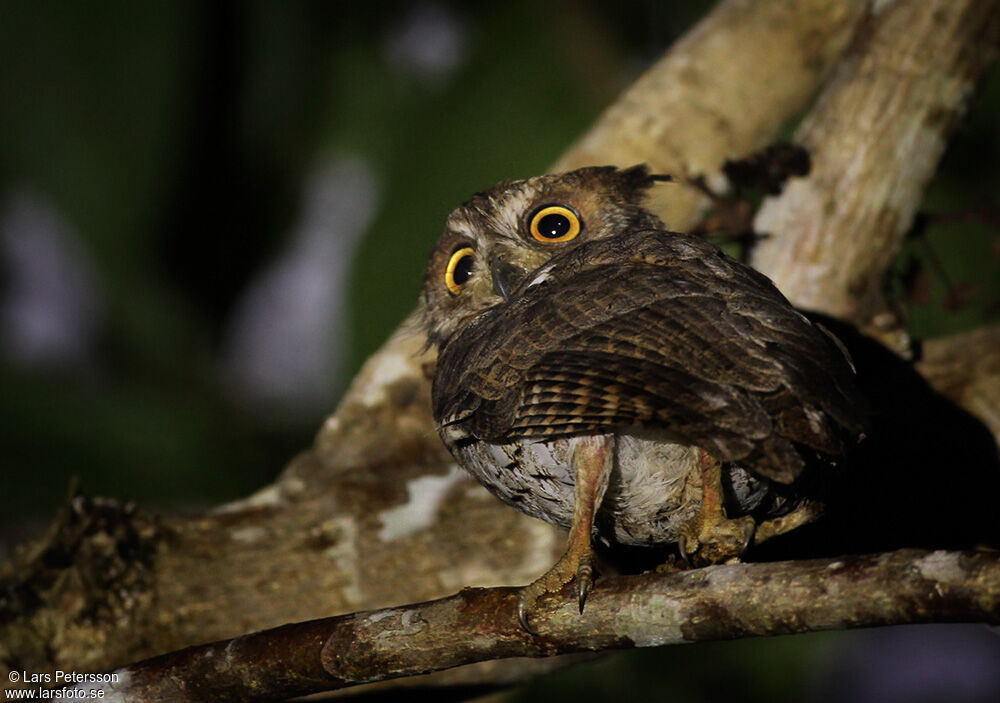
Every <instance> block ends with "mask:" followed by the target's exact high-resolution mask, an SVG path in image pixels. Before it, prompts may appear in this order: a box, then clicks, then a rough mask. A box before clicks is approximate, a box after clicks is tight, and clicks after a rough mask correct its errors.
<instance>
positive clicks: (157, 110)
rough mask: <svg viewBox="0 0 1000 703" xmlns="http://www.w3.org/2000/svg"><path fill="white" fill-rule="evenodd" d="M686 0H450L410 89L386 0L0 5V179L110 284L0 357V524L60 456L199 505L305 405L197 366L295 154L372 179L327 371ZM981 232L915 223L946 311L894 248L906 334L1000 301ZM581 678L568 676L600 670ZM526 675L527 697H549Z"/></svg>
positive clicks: (275, 232)
mask: <svg viewBox="0 0 1000 703" xmlns="http://www.w3.org/2000/svg"><path fill="white" fill-rule="evenodd" d="M709 5H710V3H704V2H697V1H695V0H688V1H686V2H673V3H662V4H655V3H649V2H644V1H642V0H622V1H621V2H618V3H615V4H614V5H613V6H611V5H610V4H606V3H598V2H596V0H564V1H562V2H556V3H535V2H530V1H529V0H509V1H508V2H505V3H484V2H475V3H461V4H460V3H454V4H453V5H452V6H451V7H452V10H453V12H454V13H455V14H456V15H457V16H458V17H459V18H460V20H461V22H462V25H463V27H464V28H465V31H466V41H467V45H466V54H465V60H464V61H463V62H462V64H461V65H460V66H459V68H458V69H457V71H456V72H455V73H454V74H453V75H451V76H450V77H449V78H448V79H447V80H443V81H440V82H437V83H435V82H433V81H432V82H421V81H419V80H415V79H413V78H408V77H407V76H406V75H403V74H401V73H400V72H399V71H395V70H393V68H392V67H391V65H390V63H389V62H388V61H387V60H386V58H385V51H384V47H385V42H386V40H387V39H386V38H387V36H390V31H391V29H392V27H393V26H395V24H396V23H397V22H399V21H400V19H401V18H403V17H404V16H405V15H406V13H408V12H409V11H410V10H411V9H412V6H411V5H410V4H407V3H401V2H395V3H370V4H363V3H350V4H349V3H342V2H336V3H320V2H282V3H269V2H264V1H263V0H256V1H248V2H243V3H224V2H219V1H210V2H196V1H195V0H186V1H178V2H145V3H128V2H87V3H68V2H49V1H47V0H44V1H43V0H36V1H34V2H20V3H18V2H4V3H2V4H0V195H2V194H3V192H4V191H5V190H6V189H8V188H11V187H14V186H18V185H21V184H25V183H26V184H29V185H31V186H32V187H34V188H36V189H37V190H38V191H40V192H43V193H45V194H46V195H47V196H49V197H51V198H52V200H53V201H54V202H55V203H56V204H57V205H58V207H59V208H60V209H61V211H62V213H63V214H64V215H65V216H66V217H67V218H68V220H69V221H70V222H71V223H72V225H73V227H74V228H75V229H76V230H77V232H78V234H79V236H80V237H81V239H82V240H83V242H84V244H85V246H86V248H87V249H88V250H89V253H90V255H91V256H92V257H93V259H94V261H95V262H96V265H97V268H98V274H99V278H100V285H101V291H102V294H103V295H104V296H105V299H106V302H107V304H108V310H107V317H106V320H105V321H104V326H103V328H102V334H101V339H100V345H99V358H98V363H97V367H96V369H90V370H88V371H87V372H85V373H81V372H79V370H78V369H53V368H50V367H31V366H24V365H17V364H14V363H13V362H11V361H10V360H3V361H2V362H0V390H2V398H3V402H2V404H0V427H2V429H0V440H2V447H3V451H2V455H0V472H2V484H0V530H7V531H8V536H11V535H13V534H15V533H18V534H19V533H20V530H21V527H20V526H21V525H23V524H25V523H27V524H29V525H30V524H36V523H37V522H40V521H44V519H45V518H46V516H48V515H50V514H51V513H52V511H53V510H54V508H55V507H56V506H57V505H58V504H59V503H60V501H61V500H63V498H64V496H65V491H66V486H67V483H68V481H69V479H70V477H71V476H72V475H77V476H80V477H81V479H82V487H83V489H84V490H85V491H86V492H88V493H91V494H107V495H114V496H119V497H124V498H132V499H136V500H138V501H140V502H141V503H143V504H145V505H148V506H153V507H178V506H180V507H196V506H199V505H209V504H213V503H216V502H219V501H222V500H227V499H232V498H236V497H238V496H240V495H243V494H246V493H248V492H250V491H252V490H253V489H254V488H255V487H258V486H260V485H262V484H264V483H265V482H266V481H268V480H269V479H270V478H271V477H273V476H274V475H275V474H276V473H277V472H278V471H279V470H280V468H281V467H282V465H283V464H284V462H285V461H286V460H287V459H288V458H290V457H291V456H292V455H293V454H294V452H295V451H297V450H298V449H301V448H302V447H304V446H306V445H307V443H308V442H309V441H310V438H311V435H312V433H313V432H314V431H315V429H316V428H317V427H318V426H319V423H320V422H321V420H322V418H321V417H320V416H319V415H317V416H316V417H313V418H309V419H307V420H295V421H291V420H282V419H281V418H273V417H272V418H261V416H260V415H259V414H257V413H255V412H253V409H250V408H245V407H240V406H239V405H238V404H236V403H234V402H232V401H231V400H229V399H227V397H226V396H225V394H224V393H223V392H222V389H221V385H220V383H219V379H218V378H217V376H216V371H217V369H216V367H215V365H214V359H215V356H216V354H217V352H218V346H219V342H220V333H221V329H222V325H223V323H224V321H225V320H226V316H227V314H228V313H229V312H230V311H231V309H232V305H233V302H234V300H235V299H236V297H237V296H238V295H239V293H240V291H241V290H243V288H244V286H245V285H246V284H247V282H248V281H249V280H250V278H251V277H252V276H253V275H254V273H256V272H258V271H259V270H260V269H261V267H262V266H264V265H265V264H266V263H267V262H268V261H269V260H270V258H271V257H272V256H273V255H274V253H275V252H276V251H277V250H279V248H280V247H281V245H282V243H283V237H285V236H286V233H287V232H288V229H289V228H290V226H291V224H292V223H293V222H294V221H295V217H296V214H297V207H298V202H299V200H298V199H299V192H300V187H301V181H302V178H303V175H304V174H305V173H306V171H307V170H308V168H309V167H310V166H311V165H312V164H314V163H315V162H316V160H317V158H318V156H319V155H322V154H330V153H337V154H351V155H357V156H360V157H362V158H364V159H366V160H368V161H369V163H371V164H372V166H373V167H374V170H375V172H376V174H377V176H378V178H379V180H380V184H381V196H380V201H379V202H380V207H379V210H378V213H377V216H376V219H375V222H374V224H373V225H372V227H371V228H370V231H369V232H368V234H367V236H366V238H365V239H364V241H363V242H362V244H361V246H360V247H359V249H358V250H357V251H356V252H355V254H354V261H353V265H352V271H353V274H352V277H351V281H350V293H351V297H350V319H351V323H350V324H351V327H350V331H351V334H350V336H349V339H350V345H351V346H350V350H349V362H348V368H346V369H345V370H344V371H345V378H349V376H350V374H351V373H353V372H354V371H355V370H356V369H357V368H358V366H359V365H360V363H361V362H362V361H363V360H364V359H365V357H366V356H367V355H368V354H370V353H371V352H372V351H373V350H374V349H375V348H376V347H377V346H378V345H379V344H380V343H381V342H382V341H383V340H384V339H385V337H386V336H387V335H388V333H389V332H390V331H391V330H392V329H393V328H394V327H395V326H396V324H397V323H398V322H399V321H400V320H401V319H402V318H403V317H404V316H405V315H406V313H407V312H408V311H409V310H410V309H411V308H412V306H413V305H414V303H415V300H416V294H417V291H418V289H419V286H420V277H421V272H422V268H423V265H424V259H425V256H426V254H427V252H428V251H429V249H430V247H431V245H432V243H433V241H434V240H435V238H436V237H437V235H438V233H439V232H440V228H441V223H442V222H443V219H444V217H445V216H446V215H447V213H448V212H449V211H450V209H451V208H452V207H454V206H455V205H456V204H458V203H460V202H461V201H463V200H464V199H465V198H466V197H468V195H469V194H471V193H472V192H474V191H476V190H479V189H482V188H484V187H487V186H489V185H491V184H492V183H494V182H496V181H498V180H500V179H502V178H508V177H519V176H526V175H530V174H533V173H537V172H539V171H541V170H543V169H544V168H545V167H546V166H547V165H548V164H549V163H551V162H552V161H553V160H554V158H555V157H556V156H558V155H559V153H560V152H561V151H562V150H563V149H564V148H565V147H566V146H568V145H569V144H570V143H571V142H572V140H573V139H574V138H575V137H576V136H577V135H579V134H580V133H581V131H582V130H583V129H584V128H585V127H586V126H587V125H588V124H589V123H590V122H591V121H592V120H593V119H594V118H595V117H596V116H597V115H598V114H599V112H600V110H601V109H602V108H603V107H604V106H605V105H607V104H608V103H609V102H610V101H611V100H612V99H613V98H614V96H615V95H616V94H617V93H618V92H619V91H620V90H621V89H622V88H623V87H624V86H625V85H627V84H628V82H629V81H630V80H631V79H632V78H633V77H634V76H635V75H636V74H637V73H638V72H639V71H640V70H641V69H642V67H643V66H645V65H646V64H647V63H648V62H649V61H650V60H652V59H653V58H654V57H655V56H657V55H658V54H659V53H660V52H661V51H662V50H663V49H664V48H665V47H666V46H667V45H668V44H669V43H670V41H672V40H673V39H674V38H675V37H676V36H678V35H679V34H680V33H681V32H683V31H684V29H686V28H687V27H688V26H690V25H691V24H692V23H693V22H694V21H696V19H697V18H698V17H699V16H700V15H701V14H702V13H703V12H704V11H705V10H706V8H707V7H708V6H709ZM763 40H765V38H762V41H763ZM998 107H1000V78H998V76H997V74H996V72H994V74H993V76H992V78H991V79H990V80H989V82H988V84H987V86H986V88H985V91H984V93H983V95H982V96H981V99H980V101H979V103H978V105H977V107H976V109H975V111H974V112H973V113H972V115H971V117H970V119H969V120H967V123H966V124H965V126H964V127H963V130H962V133H961V135H960V136H959V138H958V139H957V140H956V142H955V144H954V146H953V148H952V149H951V151H950V152H949V155H948V157H947V159H946V162H945V166H944V168H943V169H942V171H941V174H940V176H939V177H938V178H937V179H936V180H935V182H934V184H933V186H932V187H931V190H930V193H929V195H928V197H927V203H926V205H927V208H928V209H930V210H931V211H936V212H942V211H954V210H959V209H969V208H974V207H979V206H980V205H981V204H982V203H983V202H986V201H987V200H988V199H989V198H991V197H993V196H994V195H995V194H996V193H997V192H998V188H997V186H998V185H1000V183H998V181H1000V171H998V169H997V163H998V159H997V154H998V151H1000V126H998V125H1000V121H998V120H997V119H996V115H997V108H998ZM994 207H995V205H994ZM997 236H998V234H997V230H996V229H995V228H991V227H990V226H988V225H986V224H983V223H981V222H976V221H963V222H960V223H954V224H948V225H946V226H945V225H935V226H933V227H931V229H930V230H929V235H928V243H929V246H930V251H932V252H934V254H936V257H937V258H938V259H939V260H940V263H941V265H942V266H943V268H944V269H945V271H946V272H947V274H948V276H949V277H950V279H952V281H969V282H971V283H972V284H973V285H974V286H975V288H974V289H973V292H972V294H971V296H970V297H969V299H968V301H967V302H966V304H964V305H963V306H961V307H960V308H959V309H945V306H944V301H945V297H946V295H945V294H946V290H945V288H946V285H945V283H944V282H943V281H942V279H941V278H940V277H938V276H935V275H927V270H928V269H927V266H926V262H927V256H928V254H927V252H928V248H927V246H925V245H924V244H923V243H922V242H919V241H915V242H913V243H911V244H910V245H909V246H908V248H907V252H906V256H905V257H904V259H903V260H902V261H901V262H900V267H899V271H900V276H899V278H898V280H896V281H894V282H893V283H892V285H893V287H894V290H895V291H896V296H897V298H898V299H899V300H900V301H901V303H902V304H905V305H906V306H907V308H908V309H909V313H910V324H911V328H912V331H913V332H914V333H915V334H916V335H917V336H919V337H924V336H930V335H934V334H938V333H943V332H951V331H956V330H960V329H967V328H970V327H975V326H977V325H980V324H982V323H983V322H985V321H989V320H994V321H995V320H996V319H997V317H998V316H1000V315H998V312H1000V311H998V301H1000V276H998V275H997V274H998V260H1000V245H998V239H997ZM921 265H922V270H923V272H921ZM904 274H906V275H905V276H904ZM0 283H2V280H0ZM0 541H2V540H0ZM823 641H825V640H824V639H823V637H822V636H816V637H813V638H798V639H795V640H794V644H790V642H791V640H788V639H778V640H773V641H769V642H766V643H764V642H761V643H739V644H733V645H711V646H704V647H697V648H692V650H691V652H690V653H689V652H688V651H687V650H685V651H684V652H683V653H676V652H674V651H673V650H672V651H671V652H669V653H667V652H662V653H659V652H654V653H643V654H640V655H635V656H633V657H632V658H631V659H627V660H625V663H624V664H619V665H616V666H623V667H624V669H621V670H616V671H619V673H618V674H615V676H620V675H621V672H622V671H625V672H626V673H628V675H629V676H634V677H636V678H637V680H640V683H639V684H637V686H638V689H637V690H640V691H645V692H647V693H649V694H650V695H653V694H655V693H656V692H657V691H659V690H661V689H660V687H661V686H662V681H663V678H664V677H665V676H667V675H669V677H670V680H671V691H672V694H671V699H673V700H678V701H680V700H694V699H699V698H704V697H706V696H707V695H708V694H709V693H710V691H708V690H707V689H706V688H705V686H704V685H702V684H695V683H692V682H693V681H695V680H696V678H697V676H695V678H692V676H693V675H695V674H697V672H699V671H701V672H702V673H703V674H704V675H705V676H709V677H710V674H709V673H708V670H707V669H706V664H705V662H708V661H714V660H716V658H718V660H719V661H725V662H729V664H726V665H724V666H729V667H730V669H731V674H732V675H733V676H735V677H736V679H734V680H740V681H744V680H745V681H753V682H754V683H753V685H752V686H749V687H748V688H744V689H743V690H744V693H746V696H747V697H748V698H749V699H757V698H760V699H761V700H764V699H765V698H768V699H770V700H786V699H788V698H789V697H793V696H794V692H795V690H797V689H796V686H795V683H794V682H795V681H796V680H797V678H796V677H794V676H793V677H792V679H791V680H787V679H785V678H784V677H783V676H778V675H776V674H775V673H774V668H773V665H769V664H768V663H767V662H768V661H770V662H774V661H777V660H780V661H783V662H785V667H786V668H794V665H795V664H796V663H803V662H805V661H806V660H807V659H808V658H809V657H810V656H815V651H816V649H815V646H820V645H816V643H818V642H819V643H821V642H823ZM814 645H815V646H814ZM696 650H697V651H698V652H701V653H702V654H701V655H700V656H699V657H696V656H695V654H694V652H695V651H696ZM692 657H695V658H694V659H692ZM698 662H701V663H698ZM600 666H601V667H606V666H609V665H608V664H601V665H600ZM769 667H770V668H769ZM593 671H594V672H596V673H594V674H592V676H596V677H597V678H596V679H580V678H579V675H578V674H577V673H573V674H572V675H571V678H572V680H573V681H591V682H592V681H594V680H600V676H601V673H600V672H601V671H602V670H601V669H600V668H598V669H595V670H593ZM636 672H640V673H636ZM642 672H644V673H642ZM684 672H688V674H689V675H688V678H686V679H685V678H684V676H685V673H684ZM692 672H693V673H692ZM609 675H610V674H609ZM561 676H564V677H565V676H570V674H563V675H561ZM644 677H645V678H644ZM699 680H700V679H699ZM556 681H562V683H559V684H558V686H559V687H560V688H561V689H565V688H566V687H567V686H569V684H567V683H566V682H565V680H564V679H556ZM642 681H644V682H645V683H642ZM685 681H686V682H687V683H684V682H685ZM703 683H704V682H703ZM545 685H546V684H544V683H543V684H539V686H540V687H536V688H532V689H529V690H528V691H527V692H526V693H525V694H524V695H525V696H527V697H528V698H531V699H534V698H541V697H542V696H545V697H550V693H549V692H548V689H546V688H545ZM579 685H581V686H584V688H585V689H587V690H588V691H589V692H590V693H597V692H600V691H603V690H604V688H606V687H604V688H602V687H601V686H597V685H596V684H593V683H589V684H588V683H583V684H579ZM643 686H645V687H646V688H645V689H644V688H643ZM709 688H711V687H709ZM721 690H722V689H719V691H721ZM612 693H613V692H612V691H610V690H607V691H605V694H606V695H605V697H607V698H608V699H610V698H611V697H612ZM658 697H659V696H657V698H658Z"/></svg>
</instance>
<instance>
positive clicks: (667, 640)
mask: <svg viewBox="0 0 1000 703" xmlns="http://www.w3.org/2000/svg"><path fill="white" fill-rule="evenodd" d="M640 610H641V613H642V617H641V618H637V617H636V615H635V614H636V612H638V611H640ZM683 617H684V616H683V613H682V605H681V602H680V601H678V600H675V599H674V598H667V597H666V596H660V595H654V596H651V597H650V603H649V605H648V607H644V608H641V609H636V608H628V607H626V608H621V609H620V610H619V611H618V613H617V614H616V615H615V624H614V631H615V632H621V633H622V634H624V635H625V636H626V637H628V638H629V639H630V640H632V642H634V643H635V646H636V647H659V646H660V645H665V644H678V643H680V642H684V633H683V632H682V631H681V619H682V618H683Z"/></svg>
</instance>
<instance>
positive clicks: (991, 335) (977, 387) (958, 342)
mask: <svg viewBox="0 0 1000 703" xmlns="http://www.w3.org/2000/svg"><path fill="white" fill-rule="evenodd" d="M922 351H923V353H922V355H921V359H920V361H919V362H918V363H917V370H918V371H920V374H921V375H922V376H923V377H924V378H926V379H927V381H928V382H929V383H930V384H931V385H932V386H933V387H934V389H935V390H937V391H938V392H939V393H941V394H942V395H944V396H945V397H947V398H951V399H952V400H953V401H955V402H956V403H958V404H959V405H961V406H962V407H963V408H965V409H966V410H968V411H969V412H970V413H972V414H973V415H975V416H976V417H977V418H979V419H980V420H981V421H982V422H983V424H984V425H986V426H987V427H988V428H989V429H990V431H991V432H992V433H993V436H994V437H995V438H996V440H997V443H998V444H1000V325H994V326H993V327H984V328H982V329H979V330H973V331H972V332H965V333H962V334H956V335H953V336H951V337H945V338H943V339H932V340H930V341H928V342H926V343H925V344H924V345H923V350H922Z"/></svg>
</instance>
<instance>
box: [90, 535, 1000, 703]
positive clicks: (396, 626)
mask: <svg viewBox="0 0 1000 703" xmlns="http://www.w3.org/2000/svg"><path fill="white" fill-rule="evenodd" d="M571 600H572V599H565V600H563V601H561V602H560V603H549V605H548V606H547V607H545V608H543V609H541V610H540V611H539V612H538V613H537V618H538V619H537V627H538V629H539V631H540V632H541V633H543V636H540V637H535V636H532V635H529V634H528V633H526V632H525V631H524V630H523V629H522V628H521V627H520V625H519V624H518V622H517V617H516V614H515V609H516V602H517V596H516V590H515V589H511V588H492V589H466V590H463V591H461V592H460V593H458V594H457V595H454V596H451V597H448V598H443V599H440V600H436V601H431V602H428V603H419V604H415V605H407V606H401V607H397V608H388V609H385V610H378V611H369V612H364V613H356V614H353V615H344V616H340V617H333V618H325V619H322V620H313V621H310V622H305V623H298V624H295V625H288V626H285V627H281V628H278V629H276V630H268V631H265V632H258V633H256V634H253V635H246V636H243V637H240V638H237V639H235V640H227V641H222V642H216V643H214V644H209V645H204V646H200V647H193V648H190V649H186V650H183V651H180V652H174V653H172V654H167V655H164V656H161V657H156V658H154V659H150V660H147V661H144V662H139V663H137V664H134V665H131V666H128V667H125V668H123V669H121V670H119V671H117V672H116V674H117V676H118V681H117V683H113V684H102V685H98V686H95V685H80V686H79V687H78V688H79V689H82V690H94V689H97V688H102V690H104V691H105V692H106V693H111V692H112V691H114V692H117V693H118V694H119V696H120V698H119V699H118V700H121V701H122V702H123V703H153V702H154V701H155V702H160V701H164V702H165V701H173V702H176V703H184V702H185V701H192V703H193V702H195V701H198V702H201V701H208V700H211V701H252V700H268V699H274V698H279V697H280V698H284V697H288V696H293V695H303V694H307V693H314V692H317V691H325V690H332V689H337V688H343V687H346V686H354V685H357V684H362V683H370V682H373V681H382V680H385V679H390V678H397V677H404V676H413V675H416V674H423V673H426V672H428V671H438V670H442V669H446V668H450V667H455V666H461V665H463V664H469V663H471V662H478V661H485V660H491V659H499V658H506V657H544V656H551V655H553V654H565V653H571V652H581V651H590V650H606V649H621V648H630V647H650V646H660V645H666V644H680V643H685V642H703V641H709V640H720V639H735V638H741V637H759V636H770V635H779V634H789V633H798V632H813V631H817V630H830V629H847V628H856V627H870V626H875V625H893V624H899V623H915V622H967V621H974V622H987V623H994V624H1000V557H998V556H997V554H995V553H986V552H922V551H916V550H909V551H901V552H895V553H891V554H884V555H878V556H852V557H844V558H839V559H822V560H814V561H800V562H776V563H770V564H733V565H725V566H713V567H709V568H705V569H699V570H695V571H686V572H681V573H677V574H671V575H666V576H662V575H656V574H645V575H642V576H632V577H619V578H613V579H607V580H604V581H602V582H601V583H600V584H599V585H598V586H597V587H596V588H595V589H594V591H593V593H592V594H591V596H590V599H589V600H588V602H587V610H586V612H585V613H584V614H583V615H580V614H579V613H578V612H576V610H575V608H574V605H573V603H572V602H571Z"/></svg>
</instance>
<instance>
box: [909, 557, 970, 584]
mask: <svg viewBox="0 0 1000 703" xmlns="http://www.w3.org/2000/svg"><path fill="white" fill-rule="evenodd" d="M958 560H959V555H958V554H956V553H954V552H944V551H937V552H931V553H930V554H928V555H927V556H925V557H923V558H921V559H920V560H919V561H917V564H916V566H917V571H919V572H920V575H921V576H922V577H923V578H925V579H928V580H930V581H938V582H942V583H954V582H961V581H963V580H964V579H965V569H963V568H962V566H961V564H959V561H958Z"/></svg>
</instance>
